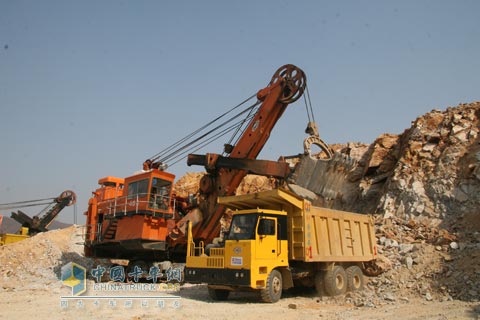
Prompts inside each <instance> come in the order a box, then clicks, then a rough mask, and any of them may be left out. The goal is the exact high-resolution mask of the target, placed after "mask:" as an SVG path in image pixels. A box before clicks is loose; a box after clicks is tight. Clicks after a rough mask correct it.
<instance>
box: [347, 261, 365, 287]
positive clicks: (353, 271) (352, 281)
mask: <svg viewBox="0 0 480 320" xmlns="http://www.w3.org/2000/svg"><path fill="white" fill-rule="evenodd" d="M346 273H347V290H348V291H358V290H362V289H363V284H364V281H363V272H362V269H360V267H358V266H350V267H348V268H347V270H346Z"/></svg>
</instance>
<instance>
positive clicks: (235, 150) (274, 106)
mask: <svg viewBox="0 0 480 320" xmlns="http://www.w3.org/2000/svg"><path fill="white" fill-rule="evenodd" d="M305 86H306V76H305V74H304V72H303V71H302V70H301V69H300V68H298V67H296V66H294V65H291V64H288V65H284V66H282V67H280V68H279V69H278V70H277V72H276V73H275V74H274V75H273V77H272V80H271V81H270V83H269V84H268V86H267V87H265V88H264V89H261V90H260V91H258V93H257V99H258V100H259V101H261V102H262V103H261V105H260V107H259V109H258V111H257V112H256V114H255V115H254V117H253V118H252V119H251V121H250V122H249V124H248V126H247V128H246V130H245V131H244V133H243V135H242V136H241V137H240V139H239V140H238V142H237V143H236V145H235V146H229V148H228V149H229V151H231V152H229V153H230V155H229V157H222V156H220V155H216V154H207V155H206V156H202V155H193V154H191V155H189V156H188V161H187V163H188V164H189V165H192V164H195V165H204V166H205V168H206V170H207V174H206V175H205V176H204V177H203V178H202V181H201V182H200V193H201V195H202V198H203V201H201V202H200V205H199V208H200V211H201V212H202V215H203V217H202V219H201V222H200V223H197V225H196V226H195V227H194V231H193V232H194V237H195V238H197V239H203V240H205V241H206V242H207V243H208V242H210V241H211V240H212V239H213V238H214V237H216V236H217V235H218V233H219V230H220V223H219V221H220V219H221V217H222V215H223V213H224V208H223V206H221V205H218V204H217V198H218V197H219V196H228V195H233V194H234V193H235V190H236V189H237V187H238V186H239V184H240V183H241V181H242V179H243V178H244V177H245V175H247V173H249V172H251V173H256V174H260V175H267V176H275V177H282V178H286V177H287V176H288V174H289V167H288V165H287V164H286V163H281V162H275V161H266V160H255V159H256V157H257V156H258V154H259V153H260V151H261V150H262V148H263V147H264V145H265V143H266V142H267V140H268V138H269V137H270V133H271V131H272V129H273V127H274V126H275V124H276V123H277V121H278V120H279V119H280V117H281V116H282V114H283V112H284V111H285V109H286V108H287V106H288V105H289V104H290V103H293V102H295V101H296V100H298V98H300V97H301V96H302V94H303V92H304V90H305ZM226 149H227V148H226ZM187 220H189V217H188V216H187V217H186V219H185V220H184V221H181V223H182V222H183V223H185V222H186V221H187Z"/></svg>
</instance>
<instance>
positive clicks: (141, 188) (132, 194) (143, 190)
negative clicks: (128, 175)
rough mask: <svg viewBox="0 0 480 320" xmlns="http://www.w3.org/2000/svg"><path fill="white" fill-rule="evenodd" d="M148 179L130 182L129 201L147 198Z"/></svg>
mask: <svg viewBox="0 0 480 320" xmlns="http://www.w3.org/2000/svg"><path fill="white" fill-rule="evenodd" d="M147 191H148V179H144V180H140V181H135V182H130V184H129V185H128V200H131V199H136V198H144V197H146V196H147Z"/></svg>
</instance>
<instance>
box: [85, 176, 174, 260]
mask: <svg viewBox="0 0 480 320" xmlns="http://www.w3.org/2000/svg"><path fill="white" fill-rule="evenodd" d="M174 179H175V175H173V174H170V173H168V172H165V171H161V170H159V169H150V170H146V171H145V170H144V171H142V172H140V173H137V174H134V175H132V176H130V177H127V178H125V179H120V178H114V177H106V178H103V179H100V180H99V183H101V187H100V188H99V189H97V190H96V191H95V192H94V196H93V197H92V198H91V199H90V203H89V212H87V213H86V214H87V216H88V218H89V221H88V222H87V232H86V237H85V238H86V239H85V240H86V241H85V254H86V255H87V256H95V257H116V258H120V259H122V258H131V257H132V255H134V256H136V257H142V256H147V255H148V254H149V252H150V253H151V252H152V250H160V251H164V250H165V249H166V248H167V241H168V240H167V236H168V231H169V229H171V227H170V225H172V227H173V225H174V223H175V222H174V221H173V219H174V218H175V215H174V211H175V205H176V203H175V200H174V196H173V182H174ZM123 180H124V181H123Z"/></svg>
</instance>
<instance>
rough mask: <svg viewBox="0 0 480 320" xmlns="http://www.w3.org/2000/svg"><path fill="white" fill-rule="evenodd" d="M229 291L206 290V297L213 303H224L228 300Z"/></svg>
mask: <svg viewBox="0 0 480 320" xmlns="http://www.w3.org/2000/svg"><path fill="white" fill-rule="evenodd" d="M229 294H230V291H228V290H225V289H212V288H208V295H209V296H210V298H212V299H213V300H215V301H225V300H227V299H228V296H229Z"/></svg>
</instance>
